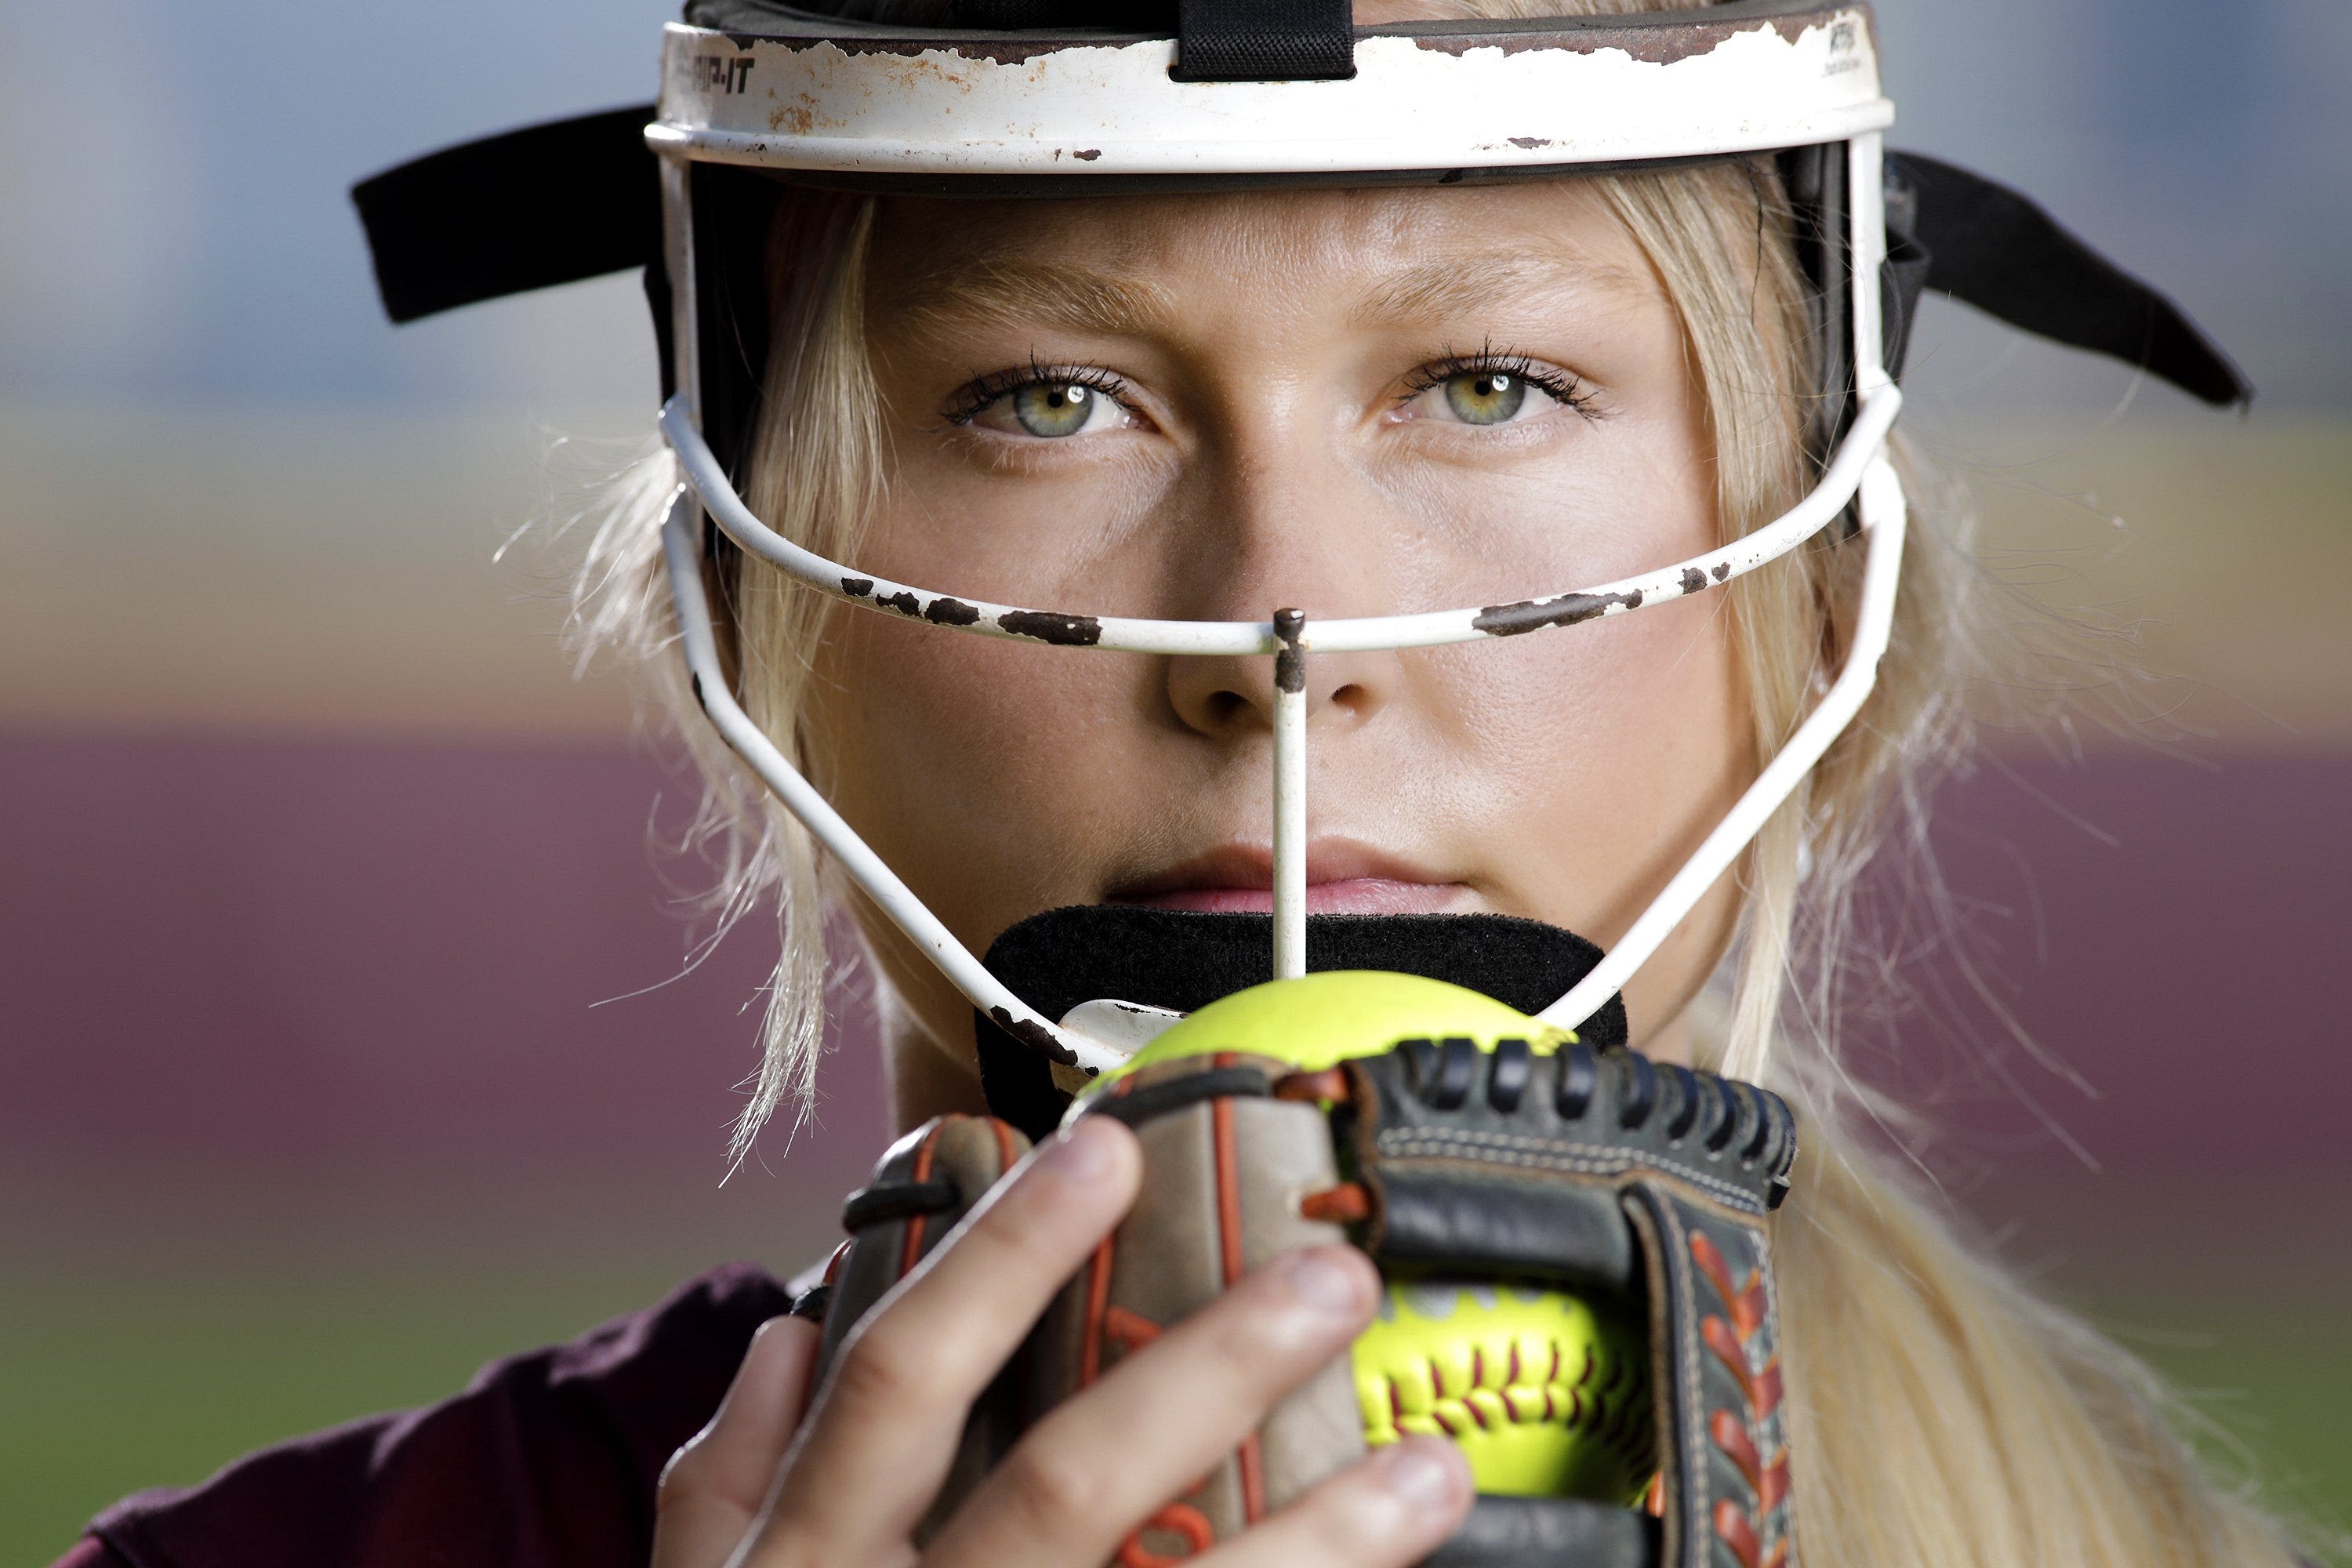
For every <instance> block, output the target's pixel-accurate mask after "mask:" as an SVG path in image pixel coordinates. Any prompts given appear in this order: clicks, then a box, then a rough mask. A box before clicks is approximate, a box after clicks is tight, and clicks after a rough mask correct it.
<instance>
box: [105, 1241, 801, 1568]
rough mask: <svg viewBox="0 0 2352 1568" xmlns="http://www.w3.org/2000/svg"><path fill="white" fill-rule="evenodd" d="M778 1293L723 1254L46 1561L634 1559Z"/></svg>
mask: <svg viewBox="0 0 2352 1568" xmlns="http://www.w3.org/2000/svg"><path fill="white" fill-rule="evenodd" d="M790 1304H791V1301H790V1298H789V1296H788V1294H787V1293H786V1290H785V1288H784V1287H783V1285H782V1284H781V1283H779V1282H778V1281H777V1280H776V1279H773V1278H772V1277H770V1276H769V1275H768V1274H767V1273H765V1272H764V1271H762V1270H761V1269H759V1268H754V1267H752V1266H751V1265H750V1264H741V1263H739V1264H730V1266H728V1267H727V1268H720V1269H718V1270H716V1271H715V1272H712V1273H710V1274H706V1275H704V1276H703V1277H702V1278H700V1279H696V1280H693V1281H691V1282H689V1283H688V1284H687V1285H686V1286H684V1287H683V1288H681V1289H679V1290H677V1292H676V1293H675V1294H673V1295H672V1296H671V1297H670V1298H669V1299H668V1300H666V1301H663V1302H662V1303H660V1304H659V1305H658V1306H656V1307H653V1308H650V1309H648V1310H646V1311H642V1312H635V1313H632V1314H630V1315H629V1316H627V1317H625V1318H620V1319H616V1320H614V1321H612V1322H609V1323H606V1324H605V1325H604V1326H603V1327H602V1328H599V1329H595V1330H593V1331H590V1332H589V1333H586V1334H584V1335H583V1336H581V1337H580V1338H579V1339H576V1340H574V1341H572V1342H571V1343H569V1344H564V1345H558V1346H556V1347H554V1348H553V1349H550V1350H541V1351H534V1352H530V1353H529V1354H527V1355H520V1356H516V1357H514V1358H512V1359H511V1360H508V1361H501V1362H497V1363H492V1364H491V1365H489V1366H488V1367H486V1368H484V1369H483V1371H482V1373H481V1374H480V1375H479V1376H478V1377H477V1378H475V1379H474V1382H473V1384H472V1386H470V1387H469V1388H467V1390H466V1392H465V1393H463V1394H459V1395H457V1397H456V1398H455V1399H451V1400H447V1401H446V1402H444V1403H442V1404H439V1405H431V1406H429V1407H427V1408H425V1409H422V1410H412V1411H407V1412H404V1413H401V1414H398V1415H379V1416H374V1417H372V1418H370V1419H368V1420H365V1421H359V1422H354V1423H353V1424H352V1425H351V1426H339V1427H336V1428H334V1429H333V1430H331V1431H328V1432H321V1433H320V1434H318V1435H317V1436H310V1437H304V1438H301V1439H299V1440H298V1441H295V1442H291V1443H288V1444H285V1445H283V1446H282V1447H275V1448H266V1449H264V1450H262V1451H261V1452H260V1453H257V1454H254V1455H251V1456H249V1457H247V1458H243V1459H240V1460H238V1461H237V1462H236V1464H234V1465H231V1466H230V1467H229V1468H227V1469H226V1470H223V1471H222V1472H221V1473H220V1474H219V1475H217V1476H215V1477H214V1478H213V1479H211V1480H208V1481H206V1482H205V1483H204V1484H203V1485H202V1486H199V1487H195V1488H193V1489H165V1490H158V1491H150V1492H142V1493H140V1494H139V1495H138V1496H136V1497H133V1498H130V1499H127V1500H124V1501H122V1502H120V1503H117V1504H116V1505H115V1506H114V1507H112V1508H110V1509H109V1510H106V1512H104V1513H102V1514H100V1515H99V1517H98V1518H97V1519H96V1520H95V1521H92V1522H91V1524H90V1526H89V1534H88V1535H87V1536H86V1537H85V1538H84V1539H83V1541H82V1542H81V1543H80V1544H79V1545H78V1546H76V1547H75V1548H74V1550H73V1551H71V1552H68V1553H67V1554H66V1556H65V1557H64V1559H63V1560H62V1561H61V1562H60V1563H58V1568H645V1563H646V1561H647V1560H648V1558H649V1557H650V1556H651V1554H652V1552H653V1529H654V1485H655V1482H656V1480H658V1479H660V1476H661V1471H662V1466H663V1465H665V1464H666V1463H667V1462H668V1460H669V1457H670V1455H671V1454H673V1453H675V1452H676V1451H677V1448H678V1447H679V1446H680V1445H681V1444H683V1443H684V1442H685V1441H686V1440H687V1439H688V1438H689V1437H691V1436H694V1434H695V1433H696V1432H698V1431H699V1430H700V1429H701V1427H702V1425H703V1423H704V1422H706V1421H708V1420H709V1419H710V1416H711V1415H712V1414H713V1413H714V1412H715V1411H716V1410H717V1409H718V1408H719V1399H720V1398H721V1396H723V1395H724V1394H726V1392H727V1385H728V1384H729V1383H730V1381H731V1380H732V1379H733V1378H734V1375H735V1369H736V1367H737V1365H738V1364H739V1363H740V1362H741V1361H742V1359H743V1352H744V1351H745V1350H746V1349H747V1348H748V1347H749V1346H750V1344H751V1335H752V1333H753V1331H755V1330H757V1329H758V1328H759V1326H760V1325H761V1323H763V1322H765V1321H768V1320H769V1319H770V1318H772V1317H774V1316H776V1315H777V1314H779V1313H781V1312H782V1311H783V1310H785V1309H786V1308H787V1307H788V1306H789V1305H790Z"/></svg>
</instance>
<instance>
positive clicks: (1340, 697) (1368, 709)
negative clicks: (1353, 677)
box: [1331, 682, 1380, 719]
mask: <svg viewBox="0 0 2352 1568" xmlns="http://www.w3.org/2000/svg"><path fill="white" fill-rule="evenodd" d="M1331 706H1332V707H1334V708H1344V709H1346V710H1348V711H1349V712H1350V713H1352V714H1354V715H1355V716H1356V717H1357V718H1359V719H1368V718H1370V716H1371V713H1372V710H1374V709H1375V708H1378V707H1379V706H1380V699H1379V698H1377V697H1375V696H1374V695H1373V694H1372V690H1371V689H1370V687H1367V686H1358V685H1355V684H1353V683H1352V682H1351V683H1350V684H1349V685H1346V686H1342V687H1340V688H1339V689H1338V690H1337V691H1334V692H1333V693H1331Z"/></svg>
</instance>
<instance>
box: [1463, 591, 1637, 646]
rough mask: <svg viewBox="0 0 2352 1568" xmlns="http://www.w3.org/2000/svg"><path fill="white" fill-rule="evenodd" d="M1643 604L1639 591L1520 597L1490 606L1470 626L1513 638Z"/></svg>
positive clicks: (1493, 634)
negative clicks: (1523, 633) (1515, 600)
mask: <svg viewBox="0 0 2352 1568" xmlns="http://www.w3.org/2000/svg"><path fill="white" fill-rule="evenodd" d="M1614 605H1623V606H1624V607H1625V608H1626V609H1629V610H1638V609H1640V608H1641V607H1642V591H1641V590H1640V589H1638V588H1636V589H1634V590H1633V592H1632V593H1630V594H1562V595H1560V596H1559V598H1557V599H1522V600H1520V601H1519V602H1518V603H1517V604H1516V605H1487V606H1486V608H1485V609H1483V610H1481V611H1479V612H1478V614H1477V616H1476V617H1475V619H1473V620H1472V621H1471V623H1470V624H1471V625H1472V626H1475V627H1477V628H1478V629H1479V630H1480V631H1482V632H1485V633H1486V634H1487V635H1488V636H1489V637H1517V636H1518V635H1519V634H1520V633H1521V632H1539V631H1541V630H1543V629H1544V628H1545V627H1546V626H1574V625H1576V624H1577V623H1578V622H1579V621H1589V620H1591V619H1592V618H1593V617H1594V616H1600V615H1605V614H1607V613H1608V612H1609V610H1610V609H1611V607H1612V606H1614Z"/></svg>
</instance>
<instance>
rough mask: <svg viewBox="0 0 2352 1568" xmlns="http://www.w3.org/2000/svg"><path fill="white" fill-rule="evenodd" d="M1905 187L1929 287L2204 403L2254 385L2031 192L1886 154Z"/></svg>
mask: <svg viewBox="0 0 2352 1568" xmlns="http://www.w3.org/2000/svg"><path fill="white" fill-rule="evenodd" d="M1887 163H1888V166H1889V171H1890V173H1892V174H1895V176H1896V178H1897V179H1898V180H1899V181H1900V182H1901V183H1903V184H1906V185H1908V186H1909V187H1910V190H1909V193H1908V199H1909V200H1910V202H1911V203H1913V204H1914V206H1913V211H1912V213H1911V215H1910V216H1911V218H1912V225H1913V227H1912V238H1913V239H1914V240H1915V241H1916V245H1917V247H1918V248H1919V249H1921V250H1924V251H1926V252H1927V287H1928V288H1930V289H1937V291H1939V292H1941V293H1946V294H1949V295H1950V296H1952V298H1954V299H1955V300H1965V301H1966V302H1967V303H1969V304H1971V305H1974V306H1975V307H1976V308H1977V309H1978V310H1982V311H1984V312H1986V313H1987V314H1988V315H1992V316H1997V317H1999V318H2000V320H2002V321H2007V322H2008V323H2009V324H2010V325H2011V326H2012V327H2018V328H2021V329H2022V330H2024V331H2029V332H2033V333H2036V334H2038V335H2039V336H2042V337H2045V338H2049V339H2051V340H2052V341H2053V342H2062V343H2065V344H2067V345H2068V346H2070V347H2073V348H2078V349H2088V350H2089V351H2091V352H2092V353H2101V354H2105V355H2107V356H2109V357H2110V358H2113V359H2118V360H2121V361H2123V362H2124V363H2126V364H2136V365H2138V366H2140V367H2141V368H2142V369H2144V370H2146V371H2147V373H2148V374H2150V375H2155V376H2160V377H2162V378H2163V379H2164V380H2166V381H2168V382H2170V383H2172V384H2173V385H2175V386H2177V387H2179V388H2180V389H2181V390H2182V391H2184V392H2186V393H2188V394H2189V395H2191V396H2193V397H2199V398H2202V399H2203V400H2204V401H2205V402H2207V403H2211V404H2219V405H2228V404H2233V403H2234V404H2245V403H2250V402H2252V400H2253V395H2254V389H2253V387H2252V384H2249V383H2248V382H2247V380H2246V378H2245V376H2244V375H2243V374H2242V373H2241V372H2240V371H2239V369H2238V367H2237V366H2236V365H2234V364H2232V363H2230V357H2229V355H2227V354H2225V353H2222V352H2221V347H2220V345H2219V344H2217V343H2215V342H2213V340H2212V339H2211V338H2209V337H2207V336H2206V335H2205V333H2204V332H2203V331H2200V330H2199V328H2198V326H2197V324H2196V323H2195V322H2194V321H2190V320H2189V318H2188V317H2187V316H2186V315H2184V314H2182V312H2181V310H2180V307H2179V306H2178V305H2175V304H2174V303H2173V302H2172V301H2171V300H2168V299H2166V298H2165V297H2164V296H2163V295H2162V294H2160V293H2158V292H2157V291H2156V290H2155V289H2152V288H2150V287H2148V286H2147V284H2146V283H2143V282H2141V281H2140V280H2139V279H2137V278H2134V277H2133V276H2132V275H2131V274H2130V273H2128V272H2126V271H2125V270H2124V269H2123V268H2120V267H2117V266H2116V264H2115V263H2114V262H2112V261H2109V260H2108V259H2107V258H2105V257H2104V256H2101V255H2100V254H2099V253H2098V252H2097V251H2095V250H2093V249H2092V248H2091V247H2089V246H2087V245H2085V244H2084V243H2083V242H2082V241H2081V240H2079V239H2077V238H2075V237H2074V236H2073V235H2071V234H2069V233H2067V232H2066V231H2065V230H2064V229H2063V228H2061V227H2060V226H2058V224H2057V222H2056V220H2055V219H2053V218H2052V217H2051V216H2050V215H2049V214H2048V213H2046V212H2044V211H2042V208H2041V207H2040V206H2039V205H2036V204H2035V203H2034V202H2033V201H2032V200H2031V199H2030V198H2028V197H2026V196H2024V195H2021V194H2019V193H2018V192H2016V191H2012V190H2011V189H2010V188H2009V187H2008V186H2006V185H2002V184H1995V183H1994V182H1993V181H1991V180H1988V179H1986V178H1985V177H1984V176H1983V175H1981V174H1970V173H1969V171H1967V170H1966V169H1961V168H1956V167H1954V166H1953V165H1952V164H1949V163H1944V162H1942V161H1940V160H1938V159H1935V158H1926V157H1922V156H1920V155H1919V154H1918V153H1892V154H1889V156H1888V158H1887Z"/></svg>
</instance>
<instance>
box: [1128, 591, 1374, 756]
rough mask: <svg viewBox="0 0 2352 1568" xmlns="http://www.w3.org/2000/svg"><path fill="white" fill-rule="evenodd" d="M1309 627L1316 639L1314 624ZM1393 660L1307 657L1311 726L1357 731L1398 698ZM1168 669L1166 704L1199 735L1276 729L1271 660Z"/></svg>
mask: <svg viewBox="0 0 2352 1568" xmlns="http://www.w3.org/2000/svg"><path fill="white" fill-rule="evenodd" d="M1260 613H1261V614H1270V613H1271V612H1270V611H1262V612H1260ZM1308 627H1309V631H1310V634H1311V631H1312V627H1313V623H1312V622H1311V621H1310V622H1309V623H1308ZM1310 640H1311V637H1310ZM1395 658H1396V656H1395V655H1394V654H1392V653H1334V654H1312V655H1309V656H1308V657H1307V660H1306V667H1307V668H1306V677H1307V724H1308V726H1309V727H1310V728H1313V727H1316V726H1318V725H1319V726H1323V727H1325V728H1329V727H1331V726H1334V725H1339V726H1345V727H1355V726H1360V725H1362V724H1364V723H1366V722H1368V721H1370V720H1371V719H1372V717H1373V716H1374V715H1376V714H1377V713H1379V712H1380V710H1381V709H1382V708H1384V707H1386V706H1387V705H1388V702H1389V700H1390V698H1391V696H1392V695H1393V692H1394V687H1395V682H1394V680H1393V679H1390V676H1391V670H1390V668H1385V667H1390V666H1392V665H1393V663H1394V661H1395ZM1169 666H1170V668H1169V671H1168V704H1169V706H1170V707H1171V708H1172V709H1174V710H1175V711H1176V716H1177V717H1178V718H1179V719H1181V720H1182V721H1184V724H1185V726H1186V727H1187V728H1188V729H1191V730H1192V731H1194V732H1195V733H1198V734H1202V735H1207V736H1211V737H1213V738H1223V737H1229V736H1235V735H1242V734H1246V733H1248V732H1250V731H1271V730H1272V729H1273V727H1274V659H1273V658H1271V657H1263V658H1261V657H1240V658H1232V657H1225V656H1221V655H1220V656H1208V657H1202V658H1171V659H1170V660H1169Z"/></svg>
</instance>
